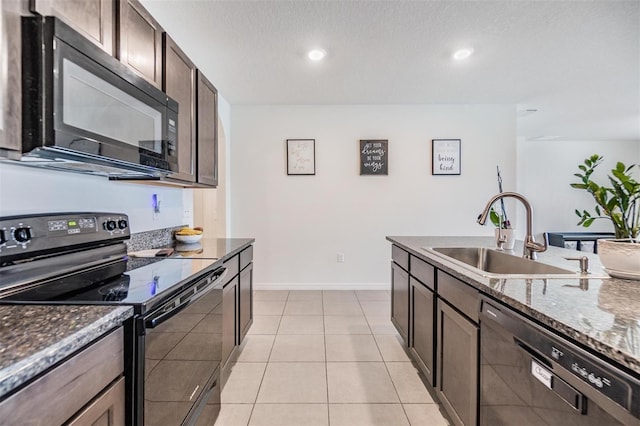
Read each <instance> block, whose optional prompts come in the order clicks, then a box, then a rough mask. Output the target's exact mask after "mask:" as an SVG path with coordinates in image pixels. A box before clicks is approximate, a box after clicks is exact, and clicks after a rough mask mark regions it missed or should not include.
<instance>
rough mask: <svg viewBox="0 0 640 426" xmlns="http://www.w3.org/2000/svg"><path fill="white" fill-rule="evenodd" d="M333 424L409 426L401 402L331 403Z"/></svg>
mask: <svg viewBox="0 0 640 426" xmlns="http://www.w3.org/2000/svg"><path fill="white" fill-rule="evenodd" d="M329 420H330V424H331V426H405V425H406V426H409V422H408V421H407V416H406V415H405V414H404V410H403V409H402V405H400V404H329Z"/></svg>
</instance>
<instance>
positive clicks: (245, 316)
mask: <svg viewBox="0 0 640 426" xmlns="http://www.w3.org/2000/svg"><path fill="white" fill-rule="evenodd" d="M239 317H240V326H239V328H240V330H239V331H240V341H242V339H244V336H245V335H246V334H247V331H249V327H251V324H252V323H253V263H250V264H249V265H247V267H245V268H244V269H243V270H242V271H241V272H240V313H239Z"/></svg>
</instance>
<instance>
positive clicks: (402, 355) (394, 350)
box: [373, 334, 411, 361]
mask: <svg viewBox="0 0 640 426" xmlns="http://www.w3.org/2000/svg"><path fill="white" fill-rule="evenodd" d="M373 337H374V338H375V339H376V343H377V344H378V348H379V349H380V353H381V354H382V359H384V360H385V361H411V358H409V355H407V352H406V351H405V349H404V346H403V345H404V343H402V339H401V338H400V336H399V335H392V334H388V335H379V336H377V335H374V336H373Z"/></svg>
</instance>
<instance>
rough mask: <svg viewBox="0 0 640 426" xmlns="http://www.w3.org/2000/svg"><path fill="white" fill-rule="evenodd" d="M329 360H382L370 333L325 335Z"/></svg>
mask: <svg viewBox="0 0 640 426" xmlns="http://www.w3.org/2000/svg"><path fill="white" fill-rule="evenodd" d="M325 340H326V347H327V361H329V362H333V361H382V357H381V356H380V351H379V350H378V346H376V342H375V340H374V339H373V336H372V335H370V334H342V335H341V334H328V335H326V336H325Z"/></svg>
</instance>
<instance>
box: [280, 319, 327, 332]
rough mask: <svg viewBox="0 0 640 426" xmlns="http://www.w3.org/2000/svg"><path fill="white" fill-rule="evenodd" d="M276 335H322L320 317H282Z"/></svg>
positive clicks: (322, 328) (322, 327)
mask: <svg viewBox="0 0 640 426" xmlns="http://www.w3.org/2000/svg"><path fill="white" fill-rule="evenodd" d="M278 334H324V320H323V316H322V315H284V316H283V317H282V321H280V328H279V329H278Z"/></svg>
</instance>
